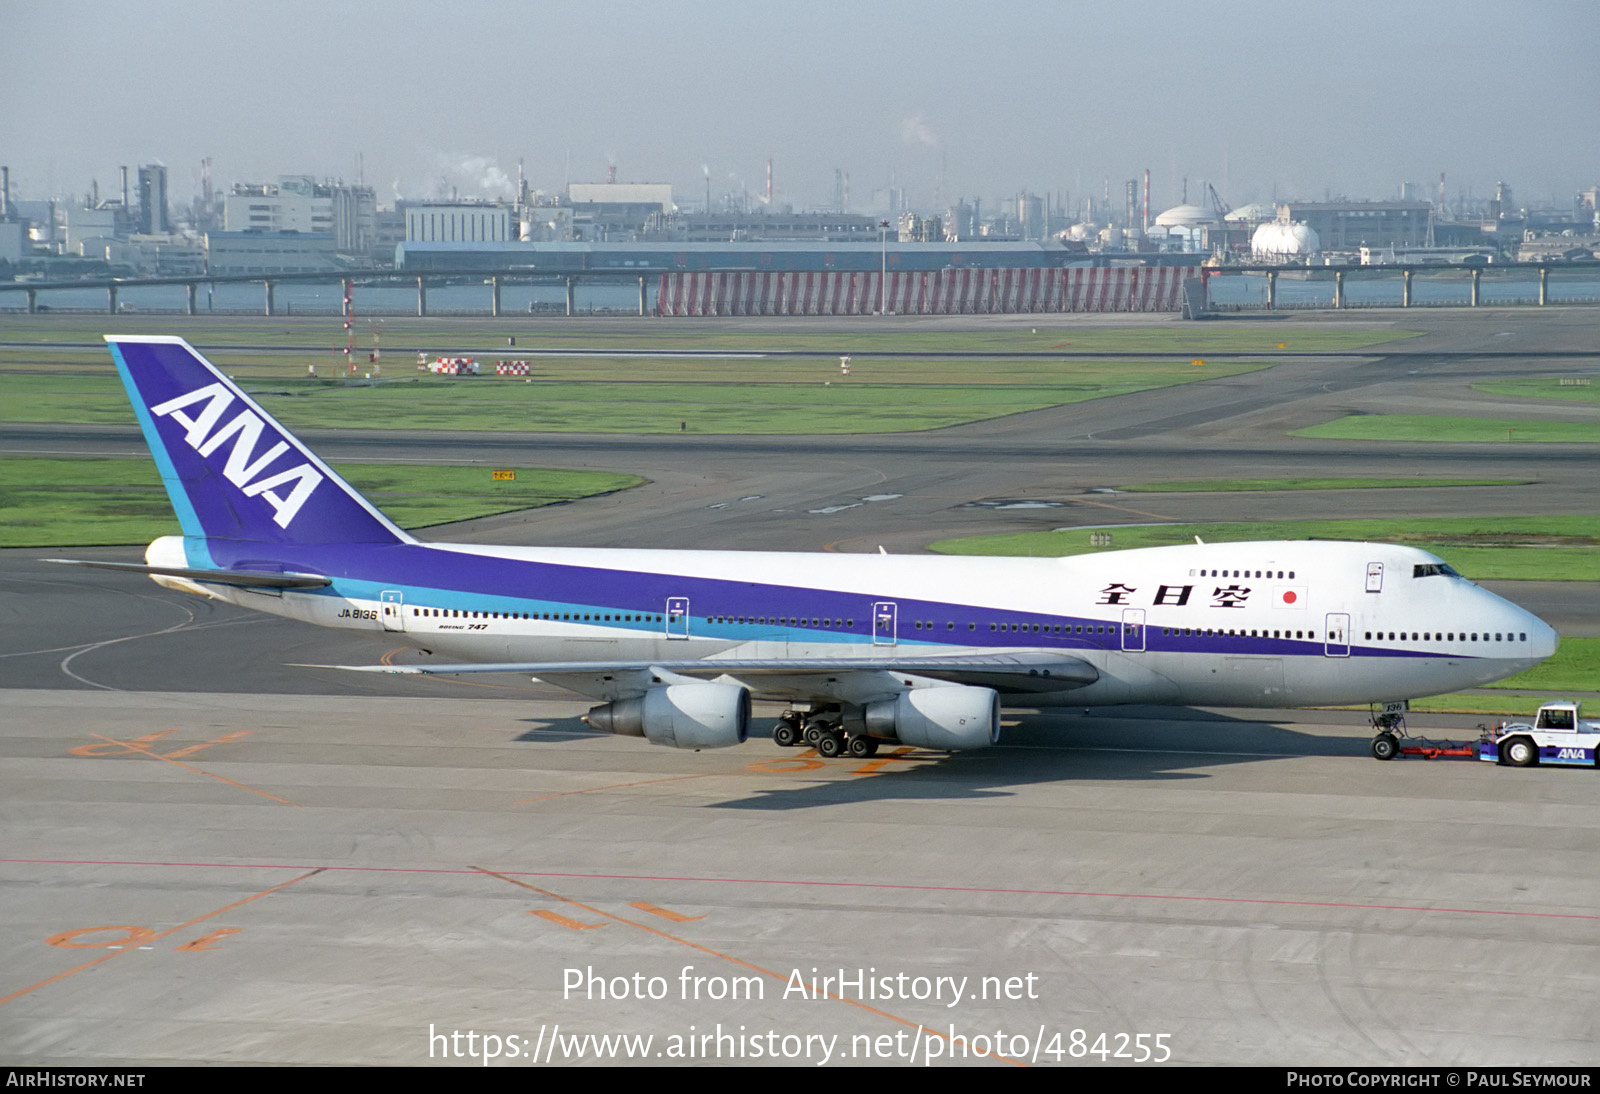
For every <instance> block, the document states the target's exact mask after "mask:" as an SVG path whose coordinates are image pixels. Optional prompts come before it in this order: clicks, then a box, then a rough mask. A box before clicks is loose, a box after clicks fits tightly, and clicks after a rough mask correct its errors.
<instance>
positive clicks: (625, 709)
mask: <svg viewBox="0 0 1600 1094" xmlns="http://www.w3.org/2000/svg"><path fill="white" fill-rule="evenodd" d="M583 720H584V721H585V722H587V723H588V724H589V725H591V726H593V727H594V728H595V729H599V730H603V731H605V732H606V733H618V734H621V735H622V736H624V737H644V738H645V739H647V740H648V741H649V742H650V743H651V744H653V745H670V746H672V747H673V748H692V749H695V750H696V751H698V750H700V749H702V748H727V747H728V746H730V745H736V744H742V743H743V742H744V739H745V737H746V735H748V733H749V732H750V692H749V691H748V690H747V689H746V688H743V687H740V686H739V685H738V684H670V685H668V686H666V687H659V688H651V689H650V690H649V691H647V692H645V693H644V694H643V695H640V696H638V697H637V698H634V699H618V700H617V701H616V702H614V703H607V704H605V705H604V706H598V707H595V708H594V709H593V710H591V711H590V712H589V713H588V714H585V715H584V716H583Z"/></svg>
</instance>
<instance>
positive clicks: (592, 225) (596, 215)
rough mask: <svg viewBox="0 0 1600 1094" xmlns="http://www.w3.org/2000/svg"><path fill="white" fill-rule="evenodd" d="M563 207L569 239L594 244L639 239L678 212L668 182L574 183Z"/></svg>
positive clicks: (568, 190) (568, 191) (568, 188)
mask: <svg viewBox="0 0 1600 1094" xmlns="http://www.w3.org/2000/svg"><path fill="white" fill-rule="evenodd" d="M561 204H562V205H563V206H564V207H565V208H567V209H568V210H570V215H571V218H572V219H571V227H570V233H571V235H570V237H571V238H574V239H583V240H590V241H595V242H604V241H607V240H611V241H626V240H635V239H639V238H641V237H642V236H644V235H645V233H646V232H647V231H648V230H650V227H651V226H652V225H654V226H657V227H659V226H660V225H662V224H664V223H665V222H666V221H668V220H670V219H671V218H672V217H674V216H676V215H677V212H678V206H677V205H676V204H675V203H674V202H673V200H672V186H671V185H670V184H669V183H665V182H574V183H571V184H569V185H568V186H567V193H566V196H565V198H564V199H563V201H562V203H561Z"/></svg>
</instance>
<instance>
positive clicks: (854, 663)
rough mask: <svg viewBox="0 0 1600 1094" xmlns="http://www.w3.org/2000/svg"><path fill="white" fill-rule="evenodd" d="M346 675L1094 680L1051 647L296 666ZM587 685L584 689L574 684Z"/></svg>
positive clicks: (1083, 665) (1022, 685) (1095, 674)
mask: <svg viewBox="0 0 1600 1094" xmlns="http://www.w3.org/2000/svg"><path fill="white" fill-rule="evenodd" d="M299 667H302V668H334V669H343V670H346V671H352V672H387V673H396V674H399V675H404V676H453V675H457V674H461V673H478V672H516V673H526V674H528V675H530V676H537V677H540V678H545V679H549V680H550V682H551V683H554V684H557V685H561V684H563V683H564V682H563V681H562V680H561V679H560V678H561V677H586V678H589V679H594V678H596V677H604V676H618V677H621V676H627V675H631V674H635V673H646V672H655V673H668V674H671V675H675V676H689V677H716V676H736V677H750V676H756V677H787V678H791V679H796V678H804V677H813V678H815V677H840V676H847V675H850V674H856V673H864V674H865V673H885V672H889V673H893V672H900V673H909V674H912V675H915V676H922V677H928V678H932V679H935V680H946V681H949V682H951V683H961V684H971V685H976V686H982V687H991V688H994V689H995V690H997V691H1004V692H1045V691H1070V690H1072V689H1074V688H1081V687H1086V686H1087V685H1089V684H1092V683H1094V682H1095V681H1096V680H1098V679H1099V678H1100V673H1099V671H1098V670H1097V669H1096V668H1095V667H1094V666H1093V665H1091V664H1090V663H1089V662H1087V661H1084V660H1082V659H1080V658H1076V657H1071V656H1065V655H1063V654H1061V653H1058V652H1054V651H1045V650H1040V651H1029V650H1021V651H1016V652H1012V653H972V654H948V655H937V654H935V655H929V656H920V657H919V656H916V655H899V656H888V657H801V658H775V657H764V658H737V657H727V658H722V657H708V658H701V659H698V660H683V661H671V660H665V661H616V662H607V663H599V662H594V661H507V662H482V663H467V664H454V665H450V664H442V665H303V666H299ZM578 690H587V689H578Z"/></svg>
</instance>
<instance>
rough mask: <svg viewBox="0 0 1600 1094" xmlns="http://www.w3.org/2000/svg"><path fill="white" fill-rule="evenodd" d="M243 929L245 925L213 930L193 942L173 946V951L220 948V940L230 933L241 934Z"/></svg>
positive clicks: (189, 951)
mask: <svg viewBox="0 0 1600 1094" xmlns="http://www.w3.org/2000/svg"><path fill="white" fill-rule="evenodd" d="M243 930H244V928H243V927H223V928H221V929H219V930H215V931H212V932H211V933H210V934H203V935H201V936H200V937H199V938H196V939H195V940H194V941H192V942H185V943H184V944H183V945H181V946H174V947H172V952H174V953H178V952H180V951H181V952H183V953H194V952H196V951H197V950H215V949H220V948H221V947H219V946H218V945H217V943H218V942H221V941H222V940H223V939H224V938H227V937H228V936H229V935H230V934H239V933H241V932H242V931H243Z"/></svg>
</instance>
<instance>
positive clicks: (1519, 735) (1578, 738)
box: [1478, 700, 1600, 767]
mask: <svg viewBox="0 0 1600 1094" xmlns="http://www.w3.org/2000/svg"><path fill="white" fill-rule="evenodd" d="M1597 756H1600V722H1586V721H1584V720H1583V718H1582V717H1581V716H1580V711H1579V709H1578V704H1577V703H1574V702H1568V701H1565V700H1563V701H1561V702H1555V703H1546V704H1545V705H1544V706H1542V707H1540V708H1539V713H1538V715H1537V716H1536V717H1535V718H1534V720H1533V724H1532V725H1531V726H1530V725H1528V724H1527V723H1525V722H1502V723H1501V724H1500V725H1498V726H1496V727H1495V728H1493V729H1490V730H1486V731H1485V732H1484V735H1483V738H1482V739H1481V740H1480V741H1479V742H1478V759H1480V760H1486V761H1488V762H1490V763H1499V764H1510V765H1511V766H1512V767H1532V766H1533V765H1535V764H1564V765H1568V766H1574V767H1595V766H1597V759H1596V758H1597Z"/></svg>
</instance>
